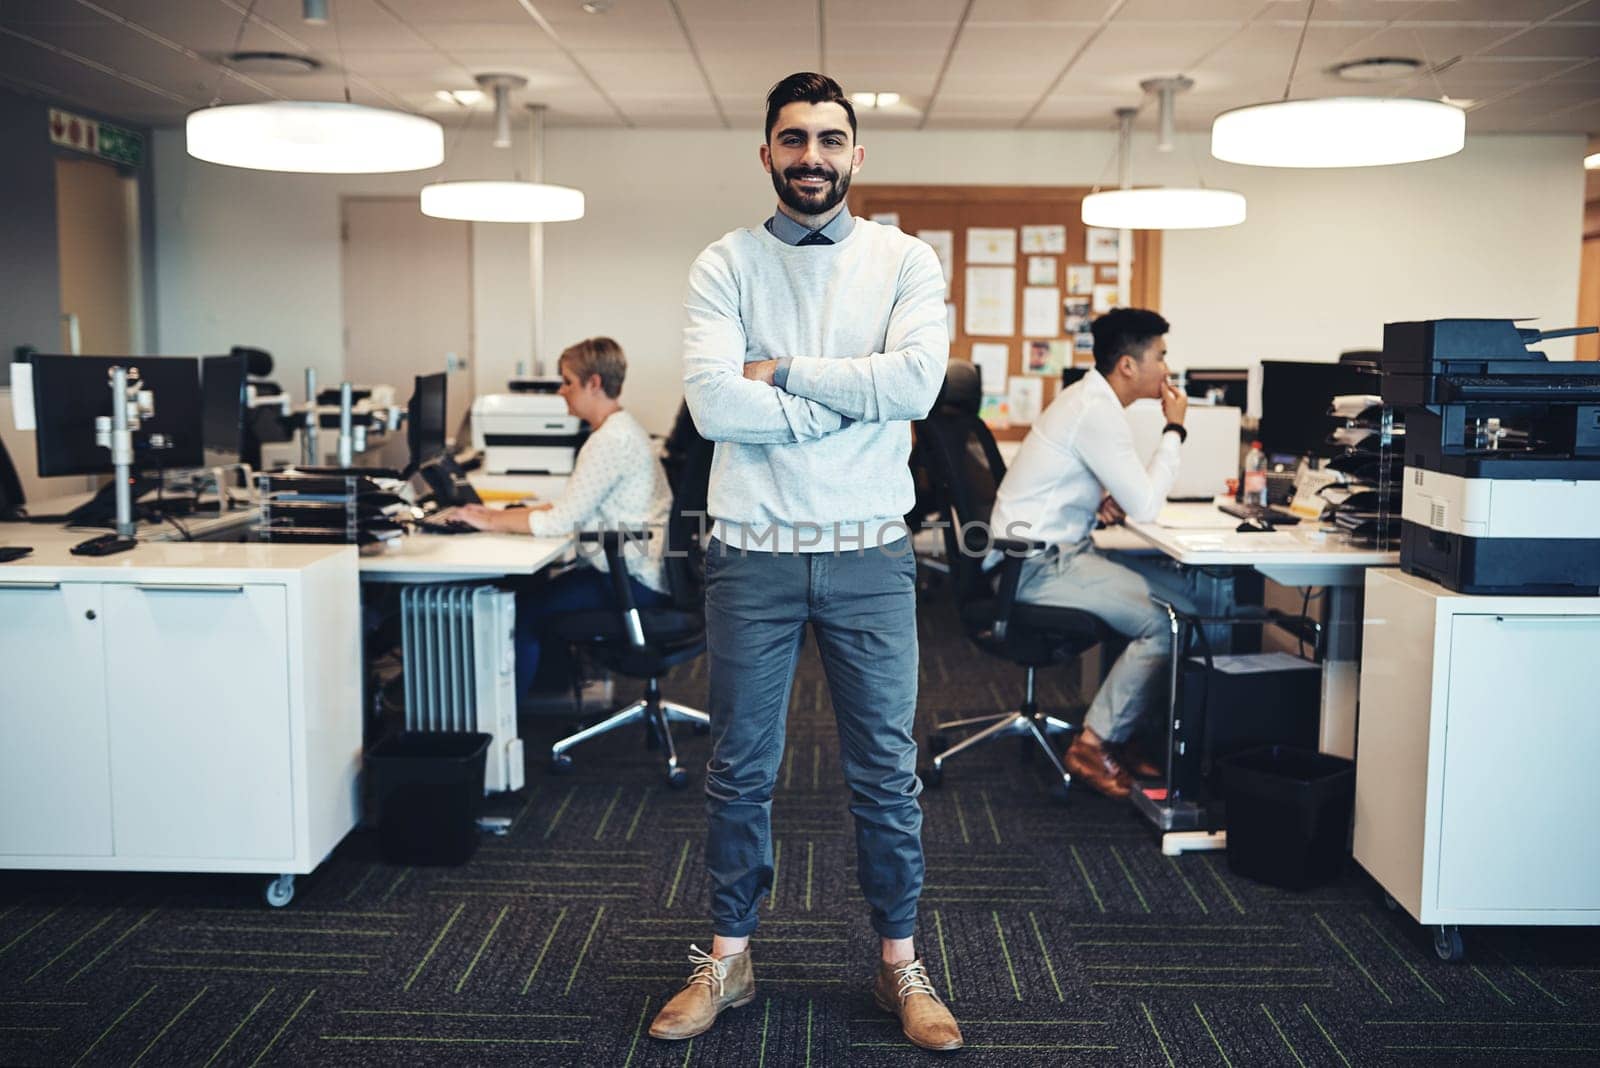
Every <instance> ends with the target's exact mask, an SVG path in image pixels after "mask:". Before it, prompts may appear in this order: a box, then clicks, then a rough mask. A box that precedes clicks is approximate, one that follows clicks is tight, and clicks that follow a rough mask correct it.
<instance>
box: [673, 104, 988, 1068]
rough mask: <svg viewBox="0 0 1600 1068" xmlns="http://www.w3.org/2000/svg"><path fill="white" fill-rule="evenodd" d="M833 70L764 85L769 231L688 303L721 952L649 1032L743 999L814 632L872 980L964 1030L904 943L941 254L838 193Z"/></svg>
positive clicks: (706, 279)
mask: <svg viewBox="0 0 1600 1068" xmlns="http://www.w3.org/2000/svg"><path fill="white" fill-rule="evenodd" d="M855 135H856V119H855V111H854V109H853V108H852V107H851V106H850V102H849V100H848V99H847V98H846V97H845V95H844V93H843V91H842V90H841V89H840V88H839V85H838V84H837V83H836V82H834V81H833V79H831V78H827V77H825V76H823V75H820V74H794V75H790V76H789V77H787V78H785V79H784V80H783V81H781V82H779V83H778V84H777V85H776V86H774V87H773V89H772V92H771V93H770V94H769V95H768V97H767V117H766V140H765V143H764V144H763V145H762V146H761V150H760V157H761V163H762V166H763V167H764V168H765V169H766V171H767V173H768V174H769V175H771V178H772V185H773V188H774V189H775V190H776V191H777V194H778V210H777V212H776V213H775V214H774V215H773V216H772V217H771V218H770V219H768V220H767V221H766V223H765V224H764V225H763V226H760V227H755V228H748V229H741V230H735V231H733V232H732V233H729V234H727V235H726V236H725V237H723V238H722V239H721V240H720V241H717V242H716V243H715V244H713V245H712V246H711V247H709V248H708V249H706V250H705V251H704V252H702V253H701V254H700V256H699V258H698V259H696V260H695V262H694V266H693V267H692V268H691V269H690V272H689V288H688V296H687V298H686V301H685V313H686V319H687V323H686V326H685V328H684V357H683V359H684V394H685V396H686V398H687V400H688V403H689V409H690V411H691V412H692V413H693V415H694V418H695V422H696V424H697V425H698V426H699V428H700V432H701V433H702V434H703V435H705V436H706V437H707V438H709V439H711V440H712V441H715V442H716V443H717V446H716V459H715V461H714V463H713V465H712V470H711V487H710V496H709V511H710V513H711V518H712V520H713V527H712V534H713V540H712V541H711V542H710V544H709V547H708V549H707V554H706V555H707V559H706V644H707V648H708V651H709V656H710V682H711V747H712V753H711V760H710V761H709V763H708V764H707V766H706V811H707V817H708V819H707V822H708V829H707V836H706V871H707V873H708V874H709V876H710V880H711V918H712V928H713V931H714V938H713V941H712V945H711V952H710V953H704V952H702V951H700V950H699V949H698V947H691V952H690V958H689V959H690V961H691V963H693V964H694V965H695V968H694V971H693V973H692V974H691V975H690V977H689V981H688V983H687V984H686V985H685V986H684V988H683V989H682V990H681V991H679V992H678V994H677V995H676V996H674V997H673V998H672V999H671V1000H670V1001H669V1002H667V1004H666V1005H665V1006H664V1007H663V1008H662V1010H661V1012H660V1013H659V1014H658V1015H657V1016H656V1019H655V1022H654V1023H653V1024H652V1025H651V1027H650V1033H651V1035H653V1036H654V1037H656V1038H664V1039H687V1038H691V1037H693V1036H695V1035H698V1034H701V1033H703V1032H704V1031H705V1030H707V1029H708V1028H709V1027H711V1025H712V1024H713V1023H714V1022H715V1020H716V1018H717V1015H718V1014H719V1013H720V1012H721V1011H722V1010H723V1009H725V1008H731V1007H737V1006H739V1005H743V1004H747V1003H749V1002H750V1001H751V1000H753V999H754V997H755V979H754V975H753V972H752V968H751V959H750V948H749V943H750V935H751V933H752V932H753V931H754V930H755V927H756V919H757V908H758V907H759V905H760V902H761V898H762V897H763V896H765V895H766V894H767V893H768V892H769V891H770V889H771V886H772V878H773V849H772V834H771V813H772V791H773V787H774V786H775V784H776V783H777V777H778V768H779V766H780V764H781V762H782V759H783V741H784V722H785V715H786V712H787V710H788V705H789V690H790V686H791V684H792V683H793V680H794V670H795V661H796V658H797V656H798V655H799V652H800V646H801V643H802V641H803V640H804V635H805V626H806V624H807V623H809V624H811V629H812V634H813V636H814V637H815V640H816V643H817V650H818V652H819V653H820V654H821V657H822V664H823V668H824V670H825V671H826V674H827V677H828V690H829V694H830V697H831V699H832V703H833V709H834V716H835V718H836V719H837V721H838V726H839V743H840V756H841V763H842V765H843V769H844V775H845V779H846V781H847V782H848V783H849V786H850V792H851V805H850V811H851V813H852V815H853V816H854V817H855V826H856V853H857V861H858V864H857V870H858V875H859V878H860V882H861V890H862V893H863V895H864V896H865V897H866V899H867V903H868V905H869V906H870V907H871V913H872V925H873V927H874V929H875V930H876V931H877V932H878V935H879V937H880V939H881V949H882V952H881V954H880V956H881V961H880V963H879V965H878V974H877V982H876V985H875V986H874V989H873V993H874V997H875V1000H876V1001H877V1003H878V1005H879V1007H881V1008H882V1009H884V1010H885V1011H888V1012H892V1013H894V1014H896V1015H897V1016H898V1017H899V1018H900V1022H901V1028H902V1030H904V1032H905V1034H906V1037H907V1038H909V1039H910V1040H911V1041H912V1042H914V1043H915V1044H917V1045H919V1046H922V1047H924V1048H927V1049H941V1050H945V1049H956V1048H959V1047H960V1045H961V1032H960V1030H959V1029H958V1028H957V1026H956V1023H955V1020H954V1019H953V1018H952V1017H951V1015H950V1012H949V1010H948V1009H947V1008H945V1006H944V1004H943V1002H941V1001H940V1000H939V997H938V994H937V993H936V992H935V991H934V988H933V983H932V982H931V980H930V979H929V977H928V973H927V970H926V968H925V967H924V965H923V963H922V962H921V961H920V960H918V959H917V956H916V952H915V949H914V948H913V944H912V935H913V933H914V931H915V928H916V919H917V898H918V896H919V894H920V893H921V889H922V878H923V858H922V840H921V832H922V811H921V808H920V807H919V805H918V803H917V795H918V794H919V793H920V792H921V783H920V782H919V781H918V779H917V776H916V770H915V769H916V755H917V750H916V743H915V741H914V740H913V739H912V724H913V719H914V717H915V714H916V703H917V624H916V590H915V574H916V565H915V561H914V559H913V557H912V555H911V547H910V544H909V538H908V536H907V533H906V529H905V526H904V523H903V521H902V520H901V518H900V517H901V516H903V515H904V514H905V512H906V510H907V509H908V508H910V506H911V504H912V498H913V489H912V483H911V474H910V470H909V468H908V467H907V459H908V456H909V453H910V448H911V430H910V426H909V421H910V420H912V419H920V418H922V417H923V416H924V415H926V414H927V413H928V410H929V408H931V407H932V406H933V402H934V398H935V397H937V395H938V393H939V388H940V386H941V384H942V383H943V381H944V369H945V361H946V360H947V358H948V356H949V348H950V341H949V336H948V333H947V328H946V324H945V307H944V299H945V284H944V273H943V271H942V269H941V268H940V266H939V261H938V258H937V257H936V256H935V255H934V253H933V250H932V249H931V248H929V247H928V246H927V245H926V244H924V243H923V242H921V241H917V240H915V239H913V238H910V237H907V236H906V235H905V234H902V233H901V232H900V231H899V230H897V229H895V228H893V227H888V226H882V225H879V224H877V223H874V222H870V221H867V220H865V219H855V218H852V217H851V215H850V212H849V210H848V208H847V207H846V205H845V195H846V193H847V192H848V191H849V188H850V180H851V178H852V177H853V176H854V175H855V173H856V171H857V170H859V169H860V167H861V163H862V160H863V159H864V158H865V151H864V150H863V149H862V148H861V146H859V145H858V144H856V137H855Z"/></svg>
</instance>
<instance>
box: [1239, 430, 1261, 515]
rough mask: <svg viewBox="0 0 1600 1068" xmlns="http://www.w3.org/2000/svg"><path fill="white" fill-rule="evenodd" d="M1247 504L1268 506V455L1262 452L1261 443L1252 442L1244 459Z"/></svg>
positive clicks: (1244, 498)
mask: <svg viewBox="0 0 1600 1068" xmlns="http://www.w3.org/2000/svg"><path fill="white" fill-rule="evenodd" d="M1241 500H1242V501H1243V503H1245V504H1259V505H1262V506H1263V507H1264V506H1265V505H1266V504H1267V454H1266V453H1264V452H1262V451H1261V442H1259V441H1252V442H1251V443H1250V451H1249V452H1248V453H1246V454H1245V458H1244V496H1243V497H1242V498H1241Z"/></svg>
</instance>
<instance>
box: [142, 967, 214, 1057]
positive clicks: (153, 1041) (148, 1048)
mask: <svg viewBox="0 0 1600 1068" xmlns="http://www.w3.org/2000/svg"><path fill="white" fill-rule="evenodd" d="M210 989H211V988H210V987H209V986H203V987H201V988H200V993H198V994H196V995H195V996H194V997H192V998H190V999H189V1003H188V1004H187V1005H185V1006H184V1007H183V1008H181V1009H179V1010H178V1014H177V1015H176V1016H174V1017H173V1018H172V1019H170V1020H168V1021H167V1025H166V1026H165V1027H163V1028H162V1029H161V1030H160V1031H157V1032H156V1037H155V1038H152V1039H151V1040H150V1044H149V1045H147V1046H145V1048H144V1049H142V1050H140V1051H139V1055H138V1056H137V1057H135V1058H134V1059H133V1060H132V1062H130V1063H129V1065H128V1068H133V1066H134V1065H136V1064H138V1063H139V1062H140V1061H142V1060H144V1055H145V1054H146V1053H149V1052H150V1051H151V1050H152V1049H154V1048H155V1044H156V1043H157V1042H160V1041H161V1040H162V1038H164V1037H165V1036H166V1033H167V1032H168V1031H170V1030H172V1025H173V1024H175V1023H177V1022H178V1021H179V1020H181V1019H183V1014H184V1013H186V1012H188V1011H189V1010H190V1009H192V1008H194V1003H195V1002H197V1001H199V1000H200V999H201V998H203V997H205V996H206V991H207V990H210Z"/></svg>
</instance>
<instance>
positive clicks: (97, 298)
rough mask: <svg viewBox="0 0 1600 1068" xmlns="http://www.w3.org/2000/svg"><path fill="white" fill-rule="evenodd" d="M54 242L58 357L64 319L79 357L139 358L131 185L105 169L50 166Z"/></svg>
mask: <svg viewBox="0 0 1600 1068" xmlns="http://www.w3.org/2000/svg"><path fill="white" fill-rule="evenodd" d="M56 241H57V244H58V246H59V254H60V258H61V314H62V317H63V324H62V332H61V334H62V336H61V351H62V352H70V351H71V343H70V340H69V338H68V327H67V326H66V323H65V319H66V317H67V316H76V317H77V321H78V334H79V339H80V345H81V348H80V351H81V352H84V353H87V354H89V355H92V356H124V355H128V354H130V353H136V352H141V351H143V348H144V344H143V339H142V337H141V334H142V333H143V330H142V325H141V320H140V302H141V300H142V297H141V292H140V287H141V280H140V275H139V183H138V180H137V179H135V178H133V177H130V176H124V175H123V174H122V173H121V172H119V171H118V170H117V169H116V168H115V167H113V166H111V165H110V164H108V163H99V162H96V161H94V160H87V159H58V160H56Z"/></svg>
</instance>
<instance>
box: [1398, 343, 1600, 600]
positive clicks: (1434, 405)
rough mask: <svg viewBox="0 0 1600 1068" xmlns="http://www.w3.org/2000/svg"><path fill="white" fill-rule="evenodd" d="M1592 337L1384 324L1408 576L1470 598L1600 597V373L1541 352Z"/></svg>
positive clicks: (1588, 365) (1402, 543)
mask: <svg viewBox="0 0 1600 1068" xmlns="http://www.w3.org/2000/svg"><path fill="white" fill-rule="evenodd" d="M1594 332H1595V328H1594V327H1577V328H1573V329H1567V330H1547V331H1543V332H1541V331H1538V330H1534V329H1529V328H1525V327H1519V326H1517V324H1516V322H1515V321H1513V320H1509V319H1435V320H1429V321H1425V322H1408V323H1388V324H1386V325H1385V326H1384V328H1383V356H1382V360H1381V363H1380V369H1381V371H1382V387H1381V388H1382V391H1383V401H1384V403H1385V404H1386V405H1392V406H1394V407H1396V408H1402V409H1404V410H1405V426H1406V435H1405V466H1404V472H1403V479H1404V484H1403V494H1402V499H1401V533H1400V567H1401V569H1402V570H1405V571H1407V572H1409V573H1411V574H1416V575H1420V576H1422V577H1424V578H1427V579H1430V580H1432V581H1434V582H1437V583H1439V584H1441V585H1443V586H1445V587H1446V588H1447V589H1450V590H1454V591H1456V592H1459V593H1471V594H1491V593H1503V594H1552V595H1568V596H1592V595H1594V594H1595V593H1596V592H1597V591H1600V363H1591V362H1581V363H1580V362H1568V361H1557V362H1552V361H1550V360H1549V359H1547V358H1546V357H1545V355H1544V354H1543V353H1542V352H1538V351H1535V350H1533V349H1530V348H1529V346H1530V345H1532V344H1536V343H1538V342H1540V341H1544V340H1547V339H1549V338H1552V337H1567V336H1571V335H1574V334H1588V333H1594Z"/></svg>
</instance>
